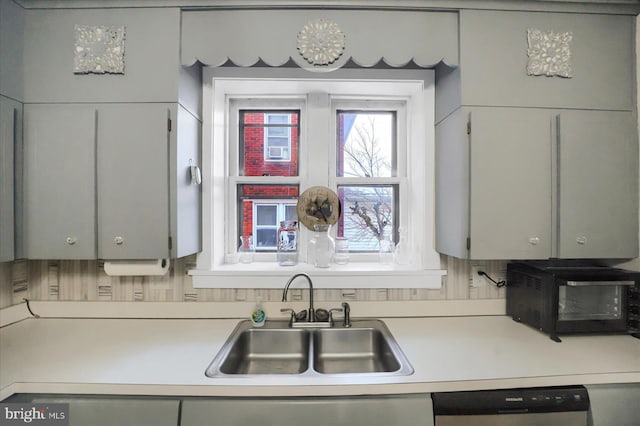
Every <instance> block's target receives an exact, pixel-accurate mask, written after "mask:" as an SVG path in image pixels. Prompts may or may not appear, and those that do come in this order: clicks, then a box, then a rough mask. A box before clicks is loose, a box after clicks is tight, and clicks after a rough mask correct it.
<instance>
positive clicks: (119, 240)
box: [113, 237, 124, 246]
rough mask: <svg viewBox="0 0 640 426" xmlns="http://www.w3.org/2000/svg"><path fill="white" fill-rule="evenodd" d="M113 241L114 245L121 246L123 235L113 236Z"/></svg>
mask: <svg viewBox="0 0 640 426" xmlns="http://www.w3.org/2000/svg"><path fill="white" fill-rule="evenodd" d="M113 242H114V243H116V245H119V246H121V245H122V244H124V237H115V238H114V239H113Z"/></svg>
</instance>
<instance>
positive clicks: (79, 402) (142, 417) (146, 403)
mask: <svg viewBox="0 0 640 426" xmlns="http://www.w3.org/2000/svg"><path fill="white" fill-rule="evenodd" d="M32 403H34V404H69V411H68V413H67V414H68V416H69V417H68V420H69V426H177V425H178V424H179V423H178V416H179V410H180V401H179V400H177V399H159V398H158V399H144V398H140V397H128V398H124V397H117V396H116V397H108V396H101V397H81V396H78V397H68V398H65V397H55V396H51V397H35V398H33V399H32Z"/></svg>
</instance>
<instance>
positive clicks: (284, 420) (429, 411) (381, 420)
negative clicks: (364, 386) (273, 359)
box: [180, 394, 433, 426]
mask: <svg viewBox="0 0 640 426" xmlns="http://www.w3.org/2000/svg"><path fill="white" fill-rule="evenodd" d="M180 420H181V421H180V425H181V426H203V425H208V426H237V425H254V424H255V425H258V424H260V425H270V426H271V425H273V426H276V425H277V426H280V425H290V426H293V425H305V426H325V425H367V426H390V425H393V426H409V425H410V426H433V407H432V402H431V397H430V396H429V394H406V395H375V396H351V397H298V398H295V397H292V398H269V399H259V398H254V399H250V398H208V399H205V398H202V399H185V400H183V402H182V412H181V419H180Z"/></svg>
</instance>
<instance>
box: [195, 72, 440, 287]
mask: <svg viewBox="0 0 640 426" xmlns="http://www.w3.org/2000/svg"><path fill="white" fill-rule="evenodd" d="M262 71H263V72H268V71H265V70H262ZM224 72H225V71H224V70H215V71H214V70H205V73H204V75H205V80H206V81H207V82H210V83H211V85H210V86H208V85H205V90H204V104H205V120H204V129H203V158H204V159H205V166H206V161H207V160H209V162H210V167H206V168H205V173H204V182H205V184H204V185H203V190H204V197H203V201H204V203H203V204H204V216H205V217H204V219H203V228H204V232H203V241H204V247H203V252H202V253H200V254H199V256H198V262H197V263H198V266H197V269H196V270H193V271H191V272H190V273H191V274H192V275H193V276H194V285H195V286H197V287H229V286H231V287H276V288H279V287H281V286H282V285H283V277H288V276H291V275H292V274H293V273H295V272H299V271H305V272H308V273H310V274H312V275H315V276H314V283H316V282H317V283H318V284H319V285H320V287H338V288H354V287H394V286H396V283H398V281H396V280H395V279H393V278H392V277H394V276H399V275H401V276H403V280H402V284H401V285H402V286H403V287H439V282H440V278H441V274H442V271H440V265H439V256H438V255H437V253H436V252H435V250H434V249H433V230H432V228H433V202H432V198H433V139H434V138H433V74H432V73H431V72H424V71H423V72H420V73H417V74H412V76H411V77H412V78H410V79H401V80H388V79H384V80H378V79H363V78H362V77H361V75H358V77H357V78H351V77H354V76H355V75H352V74H350V73H349V72H342V71H341V72H340V73H338V74H340V75H349V76H350V78H342V77H341V78H335V79H334V78H329V77H328V76H322V77H318V76H316V75H311V76H309V74H308V73H307V75H306V77H305V78H300V77H299V76H295V78H260V79H253V78H247V79H245V78H237V77H226V76H224V75H220V74H222V73H224ZM208 117H210V120H209V119H208ZM312 186H327V187H329V188H331V189H332V190H334V191H335V192H336V193H337V194H338V196H339V198H340V201H341V208H342V214H341V216H340V219H339V220H338V223H336V224H335V225H334V226H333V227H332V229H331V235H332V236H334V237H337V236H339V237H346V238H347V239H348V241H349V250H350V253H349V255H350V261H349V263H348V264H347V265H332V266H331V267H330V268H328V269H323V270H319V269H316V268H314V267H313V262H312V261H311V259H310V258H309V257H308V253H307V247H308V244H309V240H310V239H311V237H312V235H313V232H312V231H310V230H307V229H305V228H304V226H303V225H302V224H299V227H300V235H299V263H298V265H296V266H294V267H284V266H278V264H277V262H276V235H277V228H278V226H279V224H280V222H281V221H285V220H297V217H296V203H297V198H298V196H299V195H300V193H302V192H303V191H304V190H305V189H307V188H309V187H312ZM401 230H403V231H404V232H401ZM401 234H402V236H403V239H402V241H400V242H401V243H402V244H405V245H406V247H409V251H410V252H411V253H412V257H411V259H410V262H409V264H408V265H407V264H406V262H405V263H403V264H402V265H396V264H388V263H383V262H381V261H380V254H379V249H380V246H381V241H383V240H390V241H393V242H395V243H398V242H399V240H400V235H401ZM247 239H250V240H251V241H253V245H254V247H255V250H256V254H255V256H254V261H253V263H251V264H248V265H247V264H244V263H243V264H240V263H237V250H238V246H239V245H240V244H241V241H247ZM406 247H405V248H406ZM231 277H233V280H232V281H230V279H231ZM258 277H259V278H260V279H257V278H258ZM342 278H344V281H342Z"/></svg>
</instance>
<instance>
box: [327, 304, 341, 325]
mask: <svg viewBox="0 0 640 426" xmlns="http://www.w3.org/2000/svg"><path fill="white" fill-rule="evenodd" d="M334 312H342V308H332V309H329V324H330V327H333V324H334V321H333V313H334Z"/></svg>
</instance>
